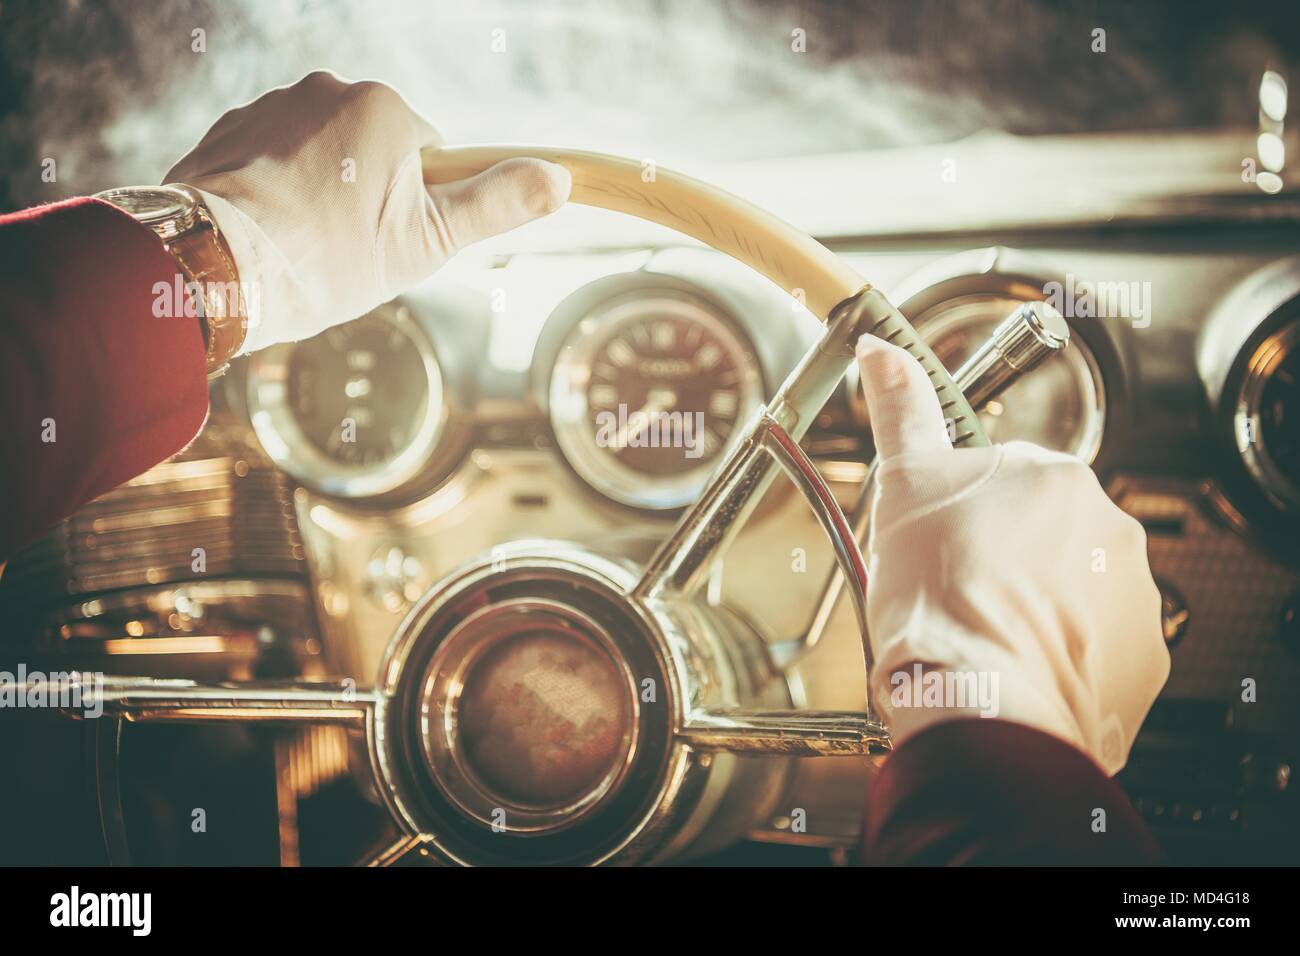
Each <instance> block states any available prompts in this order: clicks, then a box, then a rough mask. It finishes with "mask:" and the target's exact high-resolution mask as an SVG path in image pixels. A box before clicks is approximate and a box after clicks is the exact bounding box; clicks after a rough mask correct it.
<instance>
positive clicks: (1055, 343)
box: [952, 301, 1070, 411]
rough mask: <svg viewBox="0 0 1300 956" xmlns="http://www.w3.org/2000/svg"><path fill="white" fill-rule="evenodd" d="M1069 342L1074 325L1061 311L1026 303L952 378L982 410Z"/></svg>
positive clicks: (1000, 326) (1017, 309)
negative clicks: (1069, 322) (1071, 328)
mask: <svg viewBox="0 0 1300 956" xmlns="http://www.w3.org/2000/svg"><path fill="white" fill-rule="evenodd" d="M1069 342H1070V326H1069V324H1068V323H1067V322H1066V321H1065V319H1064V318H1063V317H1062V315H1061V313H1060V312H1057V311H1056V310H1055V309H1054V308H1052V307H1051V306H1050V305H1048V304H1047V303H1046V302H1037V301H1035V302H1022V303H1021V304H1020V305H1019V307H1017V308H1016V310H1015V311H1014V312H1012V313H1011V314H1010V315H1009V316H1007V317H1006V318H1005V319H1003V320H1002V322H1001V323H999V324H998V327H997V328H995V329H994V330H993V334H992V335H990V336H989V339H988V341H987V342H985V343H984V344H983V345H981V346H980V347H979V349H978V350H977V351H976V352H975V353H974V354H973V355H972V356H971V357H970V358H968V359H967V360H966V361H965V362H963V363H962V365H961V368H959V369H957V371H956V372H954V373H953V376H952V378H953V381H954V382H956V383H957V387H958V388H960V389H961V390H962V392H963V394H965V396H966V399H967V401H969V402H970V404H971V407H972V408H974V409H976V410H977V411H978V410H979V409H981V408H983V407H984V406H985V405H986V404H988V402H989V401H990V400H991V399H993V398H994V397H996V396H997V395H998V394H999V393H1000V392H1002V391H1003V390H1004V389H1005V388H1007V387H1008V386H1009V385H1011V383H1012V382H1014V381H1015V380H1016V379H1018V378H1019V377H1020V376H1021V375H1023V374H1025V373H1026V372H1028V371H1029V370H1030V369H1032V368H1034V367H1035V366H1036V365H1038V364H1039V363H1040V362H1042V361H1043V359H1045V358H1047V357H1048V356H1050V355H1055V354H1056V353H1058V352H1060V351H1061V350H1062V349H1064V348H1065V346H1066V345H1068V344H1069Z"/></svg>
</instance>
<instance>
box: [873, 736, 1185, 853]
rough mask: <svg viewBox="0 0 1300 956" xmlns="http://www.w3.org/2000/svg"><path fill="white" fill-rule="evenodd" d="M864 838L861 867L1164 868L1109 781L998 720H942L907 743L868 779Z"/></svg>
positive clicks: (1066, 750)
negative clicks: (913, 865) (1056, 866)
mask: <svg viewBox="0 0 1300 956" xmlns="http://www.w3.org/2000/svg"><path fill="white" fill-rule="evenodd" d="M1099 811H1100V813H1099ZM863 841H864V842H863V847H862V857H863V862H864V863H868V864H921V865H932V866H933V865H954V864H1001V865H1072V866H1080V865H1083V866H1091V865H1118V866H1126V865H1151V864H1156V863H1160V862H1162V854H1161V852H1160V848H1159V846H1158V845H1157V844H1156V842H1155V839H1154V838H1153V837H1152V836H1151V833H1150V831H1149V830H1148V829H1147V827H1146V825H1145V824H1143V822H1142V820H1141V818H1140V817H1139V816H1138V815H1137V813H1136V812H1135V811H1134V809H1133V806H1132V804H1130V803H1129V801H1128V798H1127V797H1126V796H1125V795H1124V791H1123V790H1122V789H1120V787H1119V785H1118V784H1117V783H1115V781H1114V780H1111V779H1110V778H1108V777H1107V776H1106V775H1105V774H1104V773H1102V772H1101V770H1100V769H1098V767H1097V766H1096V764H1094V763H1093V762H1092V761H1091V760H1089V759H1088V758H1087V757H1086V756H1085V755H1084V754H1082V753H1081V752H1079V751H1078V750H1076V749H1075V748H1074V747H1071V746H1070V745H1069V744H1067V743H1065V742H1064V741H1061V740H1058V739H1057V738H1056V737H1052V736H1050V735H1049V734H1045V733H1042V732H1041V731H1038V730H1034V729H1033V728H1031V727H1026V726H1024V725H1022V724H1015V723H1011V722H1009V721H1004V720H983V719H977V720H951V721H946V722H944V723H939V724H934V725H932V726H930V727H927V728H926V729H925V730H922V731H920V732H919V733H917V734H916V736H915V737H911V738H909V739H908V740H907V741H905V742H904V743H903V744H902V745H901V746H900V747H899V748H898V750H897V751H896V752H894V753H893V754H891V755H890V756H889V758H888V759H887V760H886V761H885V763H884V766H883V767H882V768H881V770H880V772H879V774H877V776H876V778H875V780H874V781H873V782H872V787H871V794H870V799H869V801H868V806H867V822H866V827H865V832H864V835H863Z"/></svg>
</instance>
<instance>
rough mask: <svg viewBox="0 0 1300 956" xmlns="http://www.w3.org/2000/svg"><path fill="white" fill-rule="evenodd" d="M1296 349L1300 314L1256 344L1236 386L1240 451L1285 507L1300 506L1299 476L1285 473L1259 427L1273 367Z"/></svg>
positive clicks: (1235, 416) (1234, 420) (1250, 469)
mask: <svg viewBox="0 0 1300 956" xmlns="http://www.w3.org/2000/svg"><path fill="white" fill-rule="evenodd" d="M1296 349H1300V317H1294V318H1292V319H1291V320H1290V322H1288V323H1287V324H1286V325H1284V326H1282V327H1281V328H1280V329H1278V330H1277V331H1275V332H1273V333H1272V334H1271V335H1269V336H1268V337H1267V338H1266V339H1264V341H1262V342H1260V343H1259V345H1257V346H1255V348H1254V350H1253V351H1252V352H1251V355H1250V358H1249V359H1248V360H1247V363H1246V372H1245V375H1244V376H1243V378H1242V381H1241V385H1240V386H1239V387H1238V389H1237V396H1236V403H1235V405H1234V408H1233V414H1232V426H1233V439H1234V443H1235V445H1236V448H1237V454H1239V455H1240V456H1241V461H1242V463H1243V464H1244V465H1245V466H1246V470H1247V471H1248V472H1250V475H1251V477H1252V478H1254V479H1255V481H1256V482H1257V483H1258V484H1259V486H1260V488H1261V489H1263V491H1264V493H1265V494H1267V495H1268V496H1269V497H1270V498H1271V499H1272V500H1273V502H1274V504H1276V505H1278V506H1279V507H1281V508H1284V509H1286V508H1295V507H1297V506H1300V486H1298V485H1297V484H1296V482H1297V481H1300V476H1291V475H1287V474H1285V473H1284V472H1283V471H1282V470H1281V469H1280V468H1278V467H1277V465H1276V464H1275V463H1274V461H1273V459H1272V457H1271V456H1270V455H1269V452H1268V448H1267V446H1266V445H1265V443H1264V434H1263V431H1262V430H1261V428H1260V417H1259V416H1260V401H1261V400H1262V397H1263V393H1264V389H1265V387H1266V386H1267V385H1268V383H1269V381H1270V380H1271V379H1272V375H1273V370H1274V369H1276V368H1277V366H1278V365H1280V364H1281V363H1282V362H1284V361H1286V359H1287V358H1288V357H1289V356H1290V355H1291V353H1292V352H1293V351H1294V350H1296ZM1252 435H1253V436H1254V438H1253V440H1252V438H1251V436H1252Z"/></svg>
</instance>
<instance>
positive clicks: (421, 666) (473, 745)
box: [371, 554, 682, 863]
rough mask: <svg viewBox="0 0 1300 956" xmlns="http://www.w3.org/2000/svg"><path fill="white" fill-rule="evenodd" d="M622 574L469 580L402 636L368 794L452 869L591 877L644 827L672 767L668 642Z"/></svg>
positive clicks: (419, 614) (378, 723)
mask: <svg viewBox="0 0 1300 956" xmlns="http://www.w3.org/2000/svg"><path fill="white" fill-rule="evenodd" d="M592 560H593V561H594V560H595V559H592ZM583 563H584V564H586V562H583ZM623 574H624V572H623V570H622V569H621V568H620V567H619V566H617V565H614V564H612V563H609V564H606V563H604V562H599V561H597V562H596V566H595V567H592V566H582V565H580V564H575V563H573V562H568V561H563V560H551V559H548V558H547V557H545V556H538V555H536V554H533V555H529V556H528V557H526V558H523V557H522V556H521V559H519V560H512V561H511V562H510V566H509V567H507V568H504V569H502V568H501V567H500V566H499V565H498V566H496V567H493V566H491V565H488V564H483V565H477V566H474V567H471V568H468V569H466V570H465V571H464V572H462V573H460V574H458V575H455V576H453V577H452V578H450V579H448V580H446V581H444V582H443V584H441V585H439V586H437V587H435V588H434V589H433V590H432V591H431V592H430V593H429V594H428V595H427V596H426V598H425V599H424V600H423V601H421V603H420V605H419V606H417V607H416V608H415V609H414V610H413V611H412V612H411V614H410V615H409V616H408V618H407V620H406V621H405V622H404V624H403V626H402V631H401V635H400V636H399V638H397V639H396V640H395V641H394V643H393V645H391V646H390V648H389V651H388V656H387V658H386V660H385V663H384V665H383V668H382V670H381V675H382V678H381V683H382V684H383V685H384V688H385V691H386V694H385V697H386V699H387V701H388V702H387V704H386V705H385V707H384V709H383V712H382V713H380V714H379V715H378V717H377V719H376V720H375V721H374V725H373V726H372V730H371V732H372V734H373V735H374V753H375V755H376V770H377V780H378V782H379V783H380V785H381V794H382V796H383V797H384V799H385V801H386V802H387V803H388V804H389V806H390V808H391V809H393V810H394V812H395V813H396V815H397V816H398V818H399V819H401V820H403V821H404V822H405V824H406V825H407V827H408V828H409V829H411V830H412V831H413V832H417V833H423V834H427V835H429V836H430V837H432V838H433V840H434V841H435V842H436V843H437V845H438V847H439V849H440V850H441V851H442V853H444V854H445V855H446V856H447V857H449V858H450V859H452V860H455V861H462V862H474V863H492V862H503V863H505V862H508V863H586V862H599V861H600V860H602V859H608V858H612V857H615V856H618V855H619V854H620V851H623V850H625V849H626V848H627V845H628V844H629V843H630V842H631V841H632V840H633V839H634V838H635V837H636V836H637V834H639V833H640V832H641V831H642V830H643V829H644V828H645V827H646V826H647V824H648V823H649V822H650V820H651V819H653V818H657V816H658V813H657V812H656V811H657V808H658V806H659V804H660V801H661V799H662V797H663V795H664V794H663V793H662V792H661V791H662V790H663V788H664V787H665V786H666V785H667V786H670V787H674V784H673V780H674V778H676V777H677V775H678V773H679V772H680V771H677V772H674V771H673V770H672V766H673V765H675V764H676V763H677V762H679V761H680V760H681V759H682V755H681V753H680V751H681V750H682V748H681V746H680V745H679V744H677V743H676V742H675V740H674V727H675V725H676V723H678V722H679V721H678V718H677V717H676V716H675V715H676V708H677V706H678V703H677V697H678V688H677V686H676V683H675V678H674V677H673V676H672V675H673V673H674V667H672V666H670V665H669V664H668V659H669V655H670V652H669V651H668V650H667V647H668V645H669V644H670V642H671V640H672V639H671V638H670V637H669V636H666V635H665V634H664V631H663V626H664V622H663V621H660V620H658V619H657V618H655V617H653V616H651V615H648V614H647V613H645V611H644V610H643V609H640V608H638V607H637V606H636V605H635V604H633V603H632V602H630V601H629V600H628V599H627V597H626V588H627V586H628V581H629V580H630V578H629V579H628V580H623V579H622V578H621V575H623ZM647 689H648V690H649V693H647V692H646V691H647ZM629 852H631V851H629Z"/></svg>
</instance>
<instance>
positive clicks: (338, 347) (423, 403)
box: [248, 303, 446, 498]
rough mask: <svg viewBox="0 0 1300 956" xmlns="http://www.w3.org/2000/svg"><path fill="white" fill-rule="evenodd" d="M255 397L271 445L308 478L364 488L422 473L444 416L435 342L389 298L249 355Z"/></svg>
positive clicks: (360, 492)
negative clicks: (332, 324)
mask: <svg viewBox="0 0 1300 956" xmlns="http://www.w3.org/2000/svg"><path fill="white" fill-rule="evenodd" d="M248 402H249V412H250V415H251V418H252V422H253V427H254V429H255V430H256V432H257V436H258V438H259V440H260V441H261V442H262V445H263V447H265V448H266V450H267V453H268V454H269V455H270V456H271V457H272V458H273V459H274V460H275V461H276V462H277V463H278V464H279V465H280V466H281V467H282V468H284V470H285V471H287V472H289V473H290V474H292V475H293V476H294V477H296V478H297V479H299V480H300V481H301V482H302V483H303V484H305V485H307V486H309V487H312V488H315V489H317V490H318V491H323V492H326V493H328V494H334V495H339V496H341V497H347V498H361V497H367V496H371V495H380V494H385V493H387V492H391V491H393V490H395V489H397V488H399V487H400V486H402V485H403V484H405V483H406V482H408V481H410V480H411V479H412V478H414V477H415V476H416V475H417V474H418V473H419V472H420V471H421V470H422V469H423V467H424V466H425V464H426V463H427V462H428V461H429V459H430V457H431V456H432V454H433V451H434V449H435V447H436V446H437V443H438V439H439V437H440V434H441V432H442V430H443V425H444V423H445V418H446V405H445V402H444V395H443V387H442V374H441V372H440V370H439V368H438V363H437V359H436V357H435V355H434V351H433V345H432V343H431V342H430V341H429V339H428V337H427V336H426V335H425V333H424V331H423V330H422V329H421V328H420V327H419V326H418V324H417V323H416V322H415V320H414V318H413V317H412V315H411V312H410V310H409V309H408V308H407V307H406V306H405V305H401V304H394V303H389V304H388V305H385V306H381V307H380V308H378V309H376V310H375V311H373V312H371V313H369V314H368V315H365V316H362V317H361V318H359V319H356V320H354V321H352V322H347V323H344V324H343V325H339V326H335V327H334V328H332V329H329V330H328V331H326V332H323V333H321V334H320V335H317V336H315V337H313V338H310V339H305V340H304V341H301V342H294V343H290V344H285V345H276V346H272V347H271V348H269V349H265V350H263V351H261V352H258V353H256V354H255V355H254V356H253V357H252V359H251V363H250V367H249V376H248Z"/></svg>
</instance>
